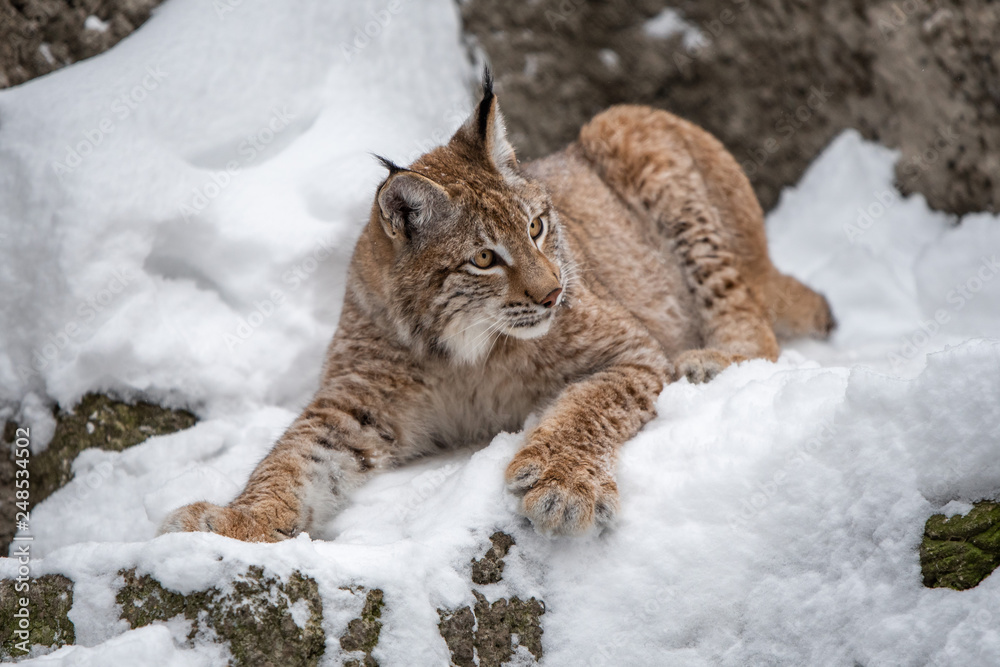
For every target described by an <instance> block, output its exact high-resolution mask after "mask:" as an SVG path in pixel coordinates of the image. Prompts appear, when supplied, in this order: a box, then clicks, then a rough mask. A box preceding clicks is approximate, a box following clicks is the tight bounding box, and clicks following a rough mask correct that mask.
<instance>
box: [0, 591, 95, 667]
mask: <svg viewBox="0 0 1000 667" xmlns="http://www.w3.org/2000/svg"><path fill="white" fill-rule="evenodd" d="M18 583H27V585H28V590H27V591H18V590H16V588H15V586H16V585H17V584H18ZM22 598H26V599H27V601H28V604H27V606H26V607H22V606H21V604H20V600H21V599H22ZM72 606H73V582H72V581H70V580H69V579H67V578H66V577H64V576H62V575H59V574H46V575H44V576H41V577H38V578H37V579H29V580H28V581H26V582H17V581H15V580H13V579H4V580H3V581H0V659H2V660H10V659H15V660H16V659H18V658H21V657H24V656H26V655H28V654H27V653H26V652H25V651H24V650H23V649H25V648H28V649H31V648H32V647H34V650H33V651H32V652H33V653H35V654H37V653H39V652H44V651H39V647H47V648H49V649H56V648H58V647H60V646H63V645H64V644H72V643H73V642H74V641H76V632H75V629H74V627H73V621H71V620H69V616H68V614H69V610H70V608H71V607H72ZM23 608H26V609H27V610H28V616H27V625H28V627H27V629H26V631H27V633H28V635H27V638H26V639H25V637H24V635H18V634H17V631H19V630H22V628H21V623H20V621H21V620H22V618H23V616H16V615H15V614H18V613H22V614H23V612H21V609H23Z"/></svg>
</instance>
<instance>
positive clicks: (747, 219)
mask: <svg viewBox="0 0 1000 667" xmlns="http://www.w3.org/2000/svg"><path fill="white" fill-rule="evenodd" d="M383 164H384V165H385V167H386V168H387V170H388V175H387V177H386V178H385V180H384V181H383V182H382V183H381V184H380V185H379V186H378V188H377V191H376V193H375V197H374V202H373V204H372V208H371V214H370V216H369V220H368V222H367V225H366V226H365V228H364V230H363V232H362V234H361V236H360V238H359V240H358V242H357V246H356V248H355V252H354V256H353V259H352V261H351V265H350V270H349V284H348V289H347V292H346V295H345V297H344V305H343V309H342V315H341V321H340V324H339V327H338V329H337V332H336V334H335V336H334V338H333V341H332V342H331V344H330V347H329V350H328V353H327V358H326V361H325V364H324V367H323V369H322V376H321V387H320V389H319V391H318V392H317V394H316V396H315V397H314V398H313V400H312V401H311V403H310V404H309V405H308V407H307V408H306V409H305V410H304V411H303V413H302V414H301V415H300V416H299V417H298V418H297V419H296V420H295V421H294V422H293V423H292V425H291V426H290V427H289V429H288V430H287V431H286V433H285V434H284V435H283V436H282V437H281V438H280V439H279V440H278V442H277V443H276V444H275V446H274V448H273V450H272V451H271V453H270V454H269V455H268V456H267V457H266V458H265V459H264V460H263V461H262V462H261V463H260V464H259V465H258V466H257V468H256V470H255V471H254V472H253V474H252V475H251V476H250V479H249V481H248V482H247V484H246V488H245V489H244V490H243V491H242V492H241V493H240V494H239V495H238V496H237V497H236V498H235V499H234V500H233V501H232V502H231V503H229V504H228V505H226V506H224V507H222V506H217V505H212V504H209V503H205V502H201V503H195V504H193V505H188V506H186V507H182V508H180V509H178V510H176V511H174V512H173V513H172V514H171V515H170V516H169V517H168V518H167V520H166V522H165V523H164V525H163V527H162V530H163V531H213V532H216V533H220V534H223V535H228V536H230V537H234V538H237V539H242V540H255V541H275V540H280V539H283V538H286V537H289V536H293V535H296V534H297V533H299V532H302V531H316V530H317V529H319V528H321V527H322V526H323V525H324V523H325V522H327V521H328V520H329V519H330V518H332V516H333V515H334V514H335V513H336V512H338V511H339V510H340V509H341V508H342V507H343V506H344V505H345V504H346V502H347V498H348V495H349V494H350V492H351V490H352V489H354V488H356V487H357V486H359V485H360V484H361V483H363V482H364V480H365V479H367V478H369V477H370V476H371V475H374V474H377V472H378V471H379V470H384V469H386V468H390V467H392V466H396V465H399V464H401V463H404V462H406V461H409V460H412V459H414V458H416V457H419V456H423V455H426V454H428V453H431V452H435V451H440V450H441V449H442V448H444V447H458V446H462V445H467V444H474V443H483V442H488V441H489V439H490V438H491V437H492V436H493V435H495V434H496V433H498V432H499V431H501V430H507V431H516V430H519V429H521V428H522V427H523V425H524V421H525V419H526V418H527V417H528V415H529V414H531V413H536V414H538V415H539V419H538V420H537V422H536V425H535V426H534V427H533V428H531V429H530V430H529V431H528V432H526V433H525V436H524V445H523V447H522V449H521V450H520V451H519V452H518V453H517V454H516V455H515V456H514V458H513V459H512V460H511V462H510V464H509V465H508V467H507V470H506V482H507V487H508V489H509V490H510V492H511V493H513V494H515V495H516V496H517V497H518V498H519V499H520V500H519V502H520V507H521V511H522V512H523V513H524V514H525V515H526V516H527V517H529V518H530V519H531V521H532V522H533V523H534V525H535V526H536V528H537V529H538V530H540V531H542V532H545V533H550V534H579V533H583V532H586V531H589V530H592V529H594V528H595V527H600V526H602V525H606V524H608V523H610V522H611V521H613V520H614V517H615V515H616V513H617V511H618V506H619V499H618V490H617V487H616V484H615V478H614V468H615V460H616V454H617V451H618V449H619V447H620V446H621V445H622V444H623V443H625V442H626V441H627V440H628V439H629V438H631V437H632V436H633V435H635V433H636V432H637V431H638V430H639V429H640V428H642V426H643V425H644V424H645V423H646V422H647V421H649V420H650V419H651V418H652V417H653V416H654V414H655V412H654V405H655V401H656V398H657V396H658V395H659V393H660V391H661V390H662V388H663V385H664V383H666V382H670V381H673V380H676V379H679V378H682V377H687V378H688V379H690V380H691V381H695V382H701V381H707V380H709V379H711V378H712V377H713V376H715V375H716V374H718V373H719V372H720V371H722V370H723V369H725V368H726V367H727V366H729V365H730V364H733V363H737V362H740V361H743V360H746V359H752V358H764V359H770V360H774V359H775V358H776V357H777V355H778V352H779V348H778V340H779V339H781V338H785V337H789V336H797V335H815V336H826V335H827V334H828V333H829V331H830V330H831V329H832V327H833V318H832V316H831V314H830V309H829V307H828V305H827V303H826V300H825V299H824V298H823V297H822V296H820V295H819V294H817V293H815V292H813V291H812V290H810V289H809V288H808V287H806V286H804V285H803V284H801V283H800V282H798V281H797V280H795V279H794V278H791V277H788V276H785V275H782V274H781V273H779V272H778V271H777V270H776V269H775V268H774V266H773V265H772V264H771V262H770V259H769V258H768V253H767V243H766V239H765V236H764V229H763V215H762V212H761V209H760V206H759V205H758V203H757V200H756V198H755V197H754V194H753V191H752V190H751V188H750V184H749V182H748V181H747V178H746V177H745V176H744V174H743V173H742V172H741V171H740V168H739V166H738V165H737V164H736V162H735V160H734V159H733V158H732V157H731V156H730V155H729V153H727V152H726V150H725V149H724V148H723V146H722V145H721V144H720V143H719V142H718V141H716V140H715V139H714V138H712V137H711V136H710V135H709V134H708V133H706V132H705V131H703V130H701V129H700V128H698V127H697V126H695V125H693V124H691V123H688V122H686V121H683V120H681V119H679V118H677V117H675V116H672V115H671V114H669V113H667V112H665V111H662V110H656V109H651V108H647V107H638V106H619V107H613V108H611V109H609V110H607V111H605V112H603V113H602V114H600V115H598V116H597V117H596V118H594V119H593V120H592V121H591V122H590V123H588V124H587V125H586V126H585V127H584V128H583V129H582V130H581V132H580V136H579V138H578V139H577V141H575V142H574V143H573V144H571V145H570V146H568V147H567V148H566V149H564V150H563V151H561V152H559V153H556V154H554V155H551V156H549V157H546V158H544V159H541V160H538V161H536V162H533V163H529V164H523V165H522V164H519V163H518V161H517V159H516V157H515V154H514V149H513V148H512V146H511V145H510V143H509V142H508V141H507V138H506V135H505V131H504V123H503V118H502V115H501V113H500V109H499V106H498V102H497V98H496V96H495V95H494V93H493V89H492V82H491V80H490V77H489V75H488V73H487V75H486V76H485V77H484V85H483V98H482V100H481V102H480V103H479V105H478V106H477V108H476V109H475V111H474V112H473V114H472V115H471V117H470V118H469V119H468V120H467V121H466V122H465V123H464V124H463V125H462V127H460V128H459V129H458V131H457V132H456V133H455V135H454V136H453V137H452V138H451V140H450V141H449V142H448V143H447V144H446V145H444V146H441V147H439V148H436V149H434V150H432V151H431V152H429V153H427V154H426V155H424V156H422V157H421V158H420V159H418V160H417V161H416V162H414V163H413V164H412V165H409V166H407V167H402V166H398V165H396V164H394V163H392V162H391V161H389V160H383Z"/></svg>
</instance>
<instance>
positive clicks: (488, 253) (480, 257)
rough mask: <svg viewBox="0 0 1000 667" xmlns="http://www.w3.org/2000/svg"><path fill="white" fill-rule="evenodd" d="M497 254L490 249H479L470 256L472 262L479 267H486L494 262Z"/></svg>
mask: <svg viewBox="0 0 1000 667" xmlns="http://www.w3.org/2000/svg"><path fill="white" fill-rule="evenodd" d="M496 261H497V256H496V254H495V253H494V252H493V251H492V250H480V251H479V252H477V253H476V256H475V257H473V258H472V263H473V264H475V265H476V267H478V268H480V269H488V268H490V267H491V266H493V265H494V264H496Z"/></svg>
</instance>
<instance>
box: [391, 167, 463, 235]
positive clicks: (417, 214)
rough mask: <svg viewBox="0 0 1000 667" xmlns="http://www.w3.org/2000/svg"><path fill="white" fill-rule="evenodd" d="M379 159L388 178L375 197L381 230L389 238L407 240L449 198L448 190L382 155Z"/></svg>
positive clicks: (438, 210) (440, 209) (441, 208)
mask: <svg viewBox="0 0 1000 667" xmlns="http://www.w3.org/2000/svg"><path fill="white" fill-rule="evenodd" d="M379 160H381V161H382V164H383V165H385V166H386V168H388V169H389V178H387V179H386V180H385V182H384V183H382V186H381V187H380V188H379V191H378V195H376V197H375V199H376V201H378V207H379V212H380V213H381V216H380V217H381V221H382V229H384V230H385V233H386V234H387V235H388V236H390V237H392V238H399V237H400V236H403V237H405V238H407V239H411V238H412V237H413V233H414V232H415V231H417V230H419V229H420V228H421V227H423V226H425V225H426V224H428V222H429V221H430V220H431V219H432V218H433V217H434V216H435V214H440V213H441V212H442V211H443V209H444V207H445V206H446V205H447V203H448V201H449V197H448V192H447V191H446V190H445V189H444V188H442V187H441V186H440V185H438V184H437V183H435V182H434V181H432V180H431V179H429V178H427V177H426V176H421V175H420V174H418V173H416V172H415V171H410V170H408V169H403V168H402V167H398V166H396V165H395V164H393V163H392V162H390V161H389V160H386V159H385V158H381V157H380V158H379Z"/></svg>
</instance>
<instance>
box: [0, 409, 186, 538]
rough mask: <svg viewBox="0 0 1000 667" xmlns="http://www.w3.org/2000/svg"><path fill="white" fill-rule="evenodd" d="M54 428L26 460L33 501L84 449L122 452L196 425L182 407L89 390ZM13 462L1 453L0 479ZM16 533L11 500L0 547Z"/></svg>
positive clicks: (65, 477) (69, 473)
mask: <svg viewBox="0 0 1000 667" xmlns="http://www.w3.org/2000/svg"><path fill="white" fill-rule="evenodd" d="M55 418H56V431H55V434H54V435H53V436H52V441H51V442H50V443H49V446H48V447H47V448H46V449H45V451H43V452H42V453H40V454H38V455H35V456H32V457H31V458H30V459H29V462H28V471H29V472H30V473H31V477H30V479H31V495H30V498H29V502H30V504H31V506H34V505H37V504H38V503H40V502H42V501H43V500H45V499H46V498H48V497H49V496H50V495H52V494H53V493H55V492H56V491H57V490H59V489H61V488H62V487H63V486H65V485H66V484H67V483H68V482H69V481H70V480H71V479H72V478H73V461H74V460H75V459H76V457H77V455H79V454H80V452H82V451H83V450H85V449H89V448H91V447H96V448H98V449H104V450H107V451H112V452H120V451H122V450H124V449H127V448H129V447H132V446H133V445H137V444H139V443H140V442H143V441H144V440H146V439H147V438H150V437H152V436H154V435H166V434H168V433H174V432H176V431H181V430H184V429H186V428H190V427H191V426H194V424H195V422H196V421H197V419H196V418H195V416H194V415H193V414H191V413H190V412H187V411H186V410H169V409H167V408H162V407H160V406H158V405H154V404H152V403H146V402H143V401H139V402H137V403H125V402H122V401H117V400H115V399H113V398H109V397H107V396H103V395H101V394H87V395H86V396H84V397H83V398H82V399H81V400H80V403H79V404H78V405H77V406H76V407H75V408H73V410H72V411H69V412H65V411H60V412H57V413H56V414H55ZM16 428H17V425H16V424H14V423H12V422H7V424H6V425H5V427H4V442H7V443H10V442H13V440H14V433H15V430H16ZM13 474H14V462H13V460H12V459H11V458H10V457H9V456H0V483H2V482H5V481H6V480H7V479H8V478H10V479H13ZM13 536H14V514H13V505H12V504H9V503H2V504H0V548H2V549H4V550H6V549H7V547H8V545H9V544H10V541H11V538H12V537H13Z"/></svg>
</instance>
